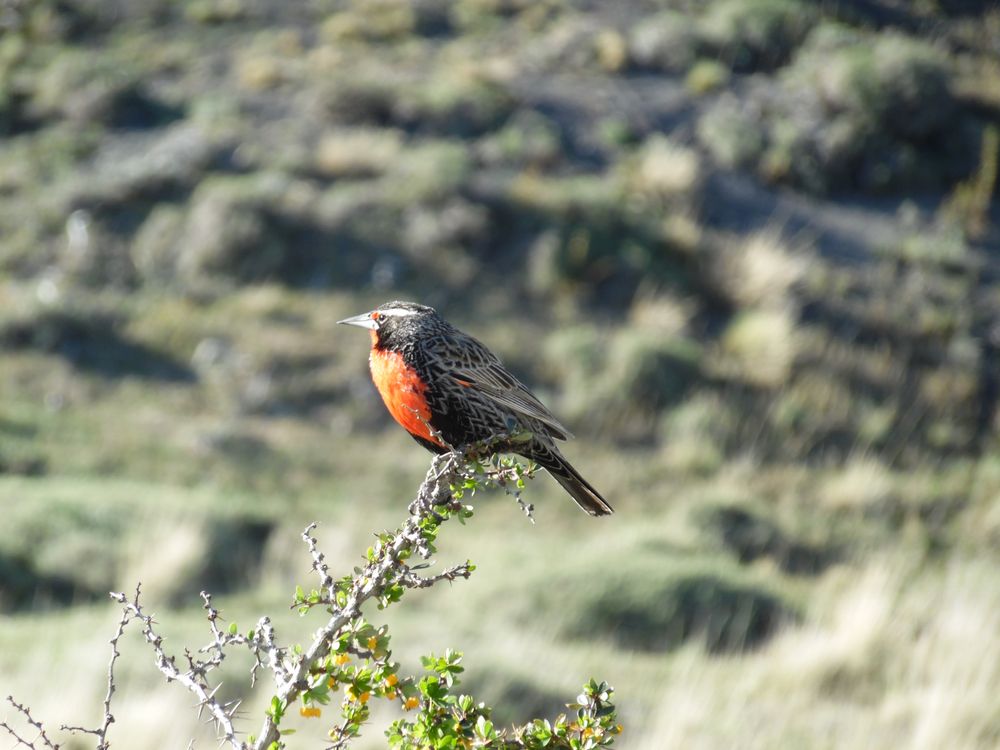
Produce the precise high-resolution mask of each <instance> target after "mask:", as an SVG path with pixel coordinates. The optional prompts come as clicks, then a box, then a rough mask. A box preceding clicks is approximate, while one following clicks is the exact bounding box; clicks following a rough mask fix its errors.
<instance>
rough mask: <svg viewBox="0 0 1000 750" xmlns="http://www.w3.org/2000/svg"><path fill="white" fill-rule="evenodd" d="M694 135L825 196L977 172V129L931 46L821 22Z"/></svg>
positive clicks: (765, 173) (773, 176)
mask: <svg viewBox="0 0 1000 750" xmlns="http://www.w3.org/2000/svg"><path fill="white" fill-rule="evenodd" d="M697 132H698V136H699V139H700V140H701V142H702V144H703V145H704V146H705V147H706V148H707V149H708V150H709V152H710V153H712V154H713V156H714V157H715V158H716V160H717V161H719V162H720V163H721V164H723V165H724V166H727V167H732V168H742V167H754V168H755V169H756V171H757V172H758V174H759V175H761V176H762V177H763V178H765V179H767V180H769V181H774V182H788V183H791V184H794V185H796V186H800V187H803V188H806V189H808V190H811V191H813V192H817V193H825V192H829V191H833V190H838V189H844V188H861V189H864V190H869V191H885V190H891V189H896V188H905V189H907V190H912V189H913V188H914V186H917V185H922V186H937V185H940V184H943V183H949V182H952V181H954V180H956V179H959V178H960V177H962V176H964V175H965V174H968V173H969V172H970V171H971V170H972V169H973V168H974V165H975V153H974V152H975V148H974V147H973V145H972V144H974V142H975V140H976V133H977V132H978V126H977V125H976V123H975V121H973V120H971V119H969V118H967V117H963V115H962V113H961V111H960V110H959V109H958V106H957V104H956V101H955V99H954V97H953V96H952V94H951V69H950V65H949V63H948V60H947V58H946V57H945V56H944V54H943V53H941V52H940V51H939V50H938V49H936V48H935V47H934V46H932V45H930V44H928V43H926V42H924V41H920V40H916V39H911V38H909V37H906V36H903V35H901V34H898V33H887V34H880V35H878V36H875V37H870V36H865V35H863V34H861V33H859V32H856V31H853V30H850V29H846V28H844V27H841V26H838V25H834V24H822V25H820V26H818V27H817V28H816V29H815V31H813V32H812V34H810V36H809V38H808V40H807V41H806V43H805V44H804V45H803V46H802V48H801V49H800V50H799V53H798V55H797V56H796V57H795V59H794V62H793V64H792V65H790V66H789V67H788V69H787V70H786V71H785V73H784V74H783V75H782V76H781V77H780V78H778V79H777V81H776V82H770V81H767V80H756V81H753V82H752V83H750V84H749V87H748V92H747V94H746V95H745V97H743V99H742V100H740V101H738V100H736V99H735V98H732V97H723V98H720V99H719V100H718V101H716V102H715V103H714V104H713V105H712V106H711V107H710V108H709V109H708V110H707V111H706V112H705V113H704V114H703V115H702V117H701V119H700V120H699V123H698V129H697ZM956 133H962V134H963V135H962V136H958V135H956Z"/></svg>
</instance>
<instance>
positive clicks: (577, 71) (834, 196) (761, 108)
mask: <svg viewBox="0 0 1000 750" xmlns="http://www.w3.org/2000/svg"><path fill="white" fill-rule="evenodd" d="M0 29H2V31H0V34H2V36H0V135H2V137H0V194H2V200H0V508H2V513H3V523H0V695H6V694H7V693H13V694H14V695H15V696H16V697H17V698H18V699H19V700H22V701H25V702H27V703H28V704H30V705H32V706H33V707H35V709H36V713H37V714H38V715H39V716H41V717H43V718H46V719H48V721H49V722H51V723H53V724H58V723H59V722H66V723H88V722H91V721H92V717H93V716H96V714H97V711H98V708H99V706H100V702H101V700H102V698H103V671H104V669H105V664H106V652H105V641H106V639H107V638H108V637H110V635H111V634H112V632H113V628H114V623H115V621H116V619H117V618H116V615H115V612H114V610H113V608H112V607H110V606H108V605H107V604H106V603H105V592H107V591H108V590H109V589H112V588H114V589H120V588H131V587H133V586H134V585H135V582H136V581H137V580H140V579H141V580H142V581H143V583H144V586H145V590H146V592H147V601H148V604H149V606H150V608H152V609H153V610H155V611H156V613H157V616H158V619H159V620H160V621H161V622H162V623H163V625H164V628H165V629H166V630H167V632H168V635H169V636H170V641H169V644H170V645H172V646H174V647H175V648H176V649H177V650H178V651H179V650H181V646H182V644H184V645H195V644H199V645H200V644H201V643H202V642H203V641H204V640H205V637H204V636H205V633H206V632H207V631H205V630H204V628H203V625H202V622H201V616H200V613H199V612H200V610H199V605H200V600H199V599H198V592H199V591H200V590H201V589H204V588H209V589H211V590H213V591H214V592H216V593H217V595H218V596H217V603H218V604H219V605H220V606H221V607H222V609H223V611H224V614H225V616H226V617H228V618H230V619H236V620H238V621H239V622H240V623H241V624H242V623H244V622H249V621H254V620H256V618H257V617H259V616H260V615H261V614H263V613H265V612H267V613H270V614H272V615H275V614H277V615H278V618H277V620H276V626H277V627H278V631H279V634H283V637H287V638H288V639H289V640H293V639H299V640H301V639H304V638H306V637H307V636H308V633H309V632H310V631H311V630H312V628H313V624H311V623H310V622H309V621H308V620H300V619H299V618H298V616H297V615H295V614H294V613H292V612H288V613H287V614H286V615H281V614H280V613H283V612H285V611H286V610H287V604H288V602H289V597H290V593H291V591H292V590H293V588H294V586H295V584H297V583H305V579H306V572H307V570H308V565H307V559H308V558H307V557H306V554H305V550H304V548H303V547H302V545H301V542H300V541H299V536H298V535H299V532H300V531H301V529H302V527H304V526H305V524H306V523H308V522H309V521H312V520H316V521H319V522H320V524H321V537H322V538H323V540H324V543H325V546H326V550H327V552H328V555H329V556H330V558H331V561H332V562H333V563H334V569H337V568H339V569H341V570H342V571H343V572H347V571H348V570H349V569H350V567H351V566H352V565H354V564H355V562H356V560H357V559H358V557H359V556H360V555H361V554H362V553H363V551H364V549H365V547H366V546H367V545H368V543H369V539H370V533H371V532H372V531H373V530H375V529H376V528H379V529H380V528H384V527H389V526H392V525H395V524H396V522H397V521H398V520H399V519H400V518H401V516H402V514H403V512H404V509H405V507H406V503H407V502H408V501H409V499H410V496H411V494H412V493H413V491H414V490H415V489H416V486H417V484H418V482H419V480H420V479H421V477H422V476H423V471H424V469H425V468H426V465H427V461H428V456H427V454H426V453H424V452H423V451H422V450H421V449H420V448H419V447H418V446H416V445H415V444H414V443H413V442H412V441H411V440H410V439H409V438H408V437H406V436H405V435H404V434H402V433H401V431H400V430H399V429H398V428H397V427H396V426H395V425H393V424H391V422H390V420H389V418H388V415H387V414H386V413H385V410H384V408H383V406H382V404H381V403H380V401H379V399H378V396H377V394H376V393H375V391H374V389H373V387H372V386H371V385H370V383H369V381H368V377H367V362H366V355H367V348H366V347H367V340H366V337H365V336H364V335H362V334H361V333H359V332H358V331H356V330H351V329H347V328H344V327H337V326H336V325H335V321H336V320H339V319H341V318H343V317H346V316H348V315H351V314H355V313H359V312H363V311H365V310H368V309H370V308H371V307H373V306H374V305H375V304H377V303H379V302H382V301H386V300H388V299H414V300H418V301H421V302H424V303H426V304H431V305H434V306H435V307H437V308H438V309H439V310H440V311H441V312H442V313H443V314H445V315H446V316H447V317H448V318H449V319H451V320H452V321H453V322H455V323H456V324H458V325H459V326H460V327H462V328H464V329H466V330H468V331H470V332H471V333H474V334H475V335H476V336H477V337H479V338H481V339H482V340H483V341H485V342H486V343H488V344H489V345H490V346H491V347H492V348H493V349H495V350H496V351H497V352H498V353H500V354H501V356H502V357H503V358H504V359H505V361H506V362H507V363H508V364H509V365H510V366H511V367H512V369H513V370H515V371H516V372H517V374H518V375H519V376H521V377H522V378H523V379H524V380H525V381H526V382H528V383H530V384H531V386H532V388H533V389H534V390H535V391H536V392H537V393H538V394H539V395H540V396H541V397H542V399H543V400H544V401H545V402H546V403H547V404H549V405H550V406H551V407H552V408H553V410H554V411H555V412H556V413H557V414H558V415H560V417H561V418H563V419H564V421H565V422H567V424H568V425H569V426H570V427H571V429H572V430H573V432H574V433H575V434H576V435H577V436H578V439H577V440H576V441H574V442H573V443H571V444H569V445H568V447H567V449H566V452H567V454H568V456H569V457H570V458H571V460H573V462H574V463H575V464H576V465H577V466H578V467H579V468H580V469H581V471H582V472H583V473H584V474H585V475H586V476H587V477H588V478H589V479H591V480H592V481H593V483H594V484H595V485H596V486H598V487H599V488H600V489H601V490H602V492H603V493H604V494H605V495H606V496H607V497H608V498H609V500H610V501H611V502H612V504H613V505H614V506H615V507H616V509H617V511H618V512H617V514H616V515H615V516H614V517H613V518H611V519H607V520H604V521H594V520H592V519H590V518H587V517H585V516H584V515H583V514H581V513H579V511H578V510H577V509H576V508H575V507H574V506H573V505H572V503H570V502H569V501H568V499H567V498H566V497H565V496H563V495H562V494H561V491H560V490H559V488H558V486H556V485H555V483H554V482H552V481H551V480H549V479H548V478H544V477H543V478H540V479H538V480H537V481H535V482H534V483H533V484H532V486H531V487H530V489H529V493H530V498H529V499H530V500H531V501H532V502H534V503H535V505H536V507H537V509H538V510H537V514H536V520H537V523H536V524H535V525H531V524H530V523H528V522H527V521H526V520H525V519H524V517H523V515H522V514H521V513H520V511H519V510H518V508H517V506H516V505H515V504H514V503H512V502H510V500H509V499H505V498H501V497H486V498H482V499H481V500H478V504H479V508H480V510H479V512H478V513H477V516H476V518H475V519H474V520H473V521H472V523H471V524H470V525H469V526H468V527H467V528H459V529H448V530H447V531H446V532H445V533H444V536H443V539H442V545H441V555H440V558H441V560H442V561H450V560H452V559H455V560H464V559H465V558H466V557H471V558H472V559H473V560H474V561H475V562H476V563H477V564H478V565H479V569H478V570H477V572H476V574H475V575H474V576H473V578H472V579H471V580H470V581H468V582H460V583H456V585H455V586H453V587H451V588H448V589H443V590H435V591H433V592H427V593H426V595H424V596H420V595H417V596H414V597H413V599H412V600H411V601H410V602H408V603H407V604H405V605H404V606H403V607H402V608H401V609H400V611H399V612H397V613H392V614H390V615H389V617H390V620H389V621H390V622H391V623H392V625H393V628H394V631H395V636H396V637H395V639H394V645H395V647H396V649H397V651H396V656H397V657H399V658H400V659H401V660H402V661H403V662H404V664H406V665H410V666H413V667H414V668H415V667H416V665H417V664H418V656H419V655H421V654H423V653H426V652H428V651H438V652H440V651H443V650H444V649H445V648H446V647H455V648H459V649H461V650H464V651H465V652H466V654H467V659H466V663H467V667H468V670H467V681H466V682H467V687H469V688H470V689H472V690H473V691H474V692H476V693H477V694H478V695H479V696H480V697H482V698H484V699H487V700H491V701H496V703H497V704H498V707H499V711H500V715H499V716H498V718H499V719H501V720H503V721H514V720H524V719H526V718H528V715H529V714H546V715H554V714H556V713H558V711H559V710H560V704H561V702H562V701H563V700H564V699H565V697H567V696H572V695H574V694H575V692H574V691H575V690H577V689H578V687H579V684H580V682H581V681H582V680H583V679H585V678H587V677H589V676H590V675H591V674H593V675H594V676H597V677H598V678H600V679H606V680H608V681H609V682H610V683H611V684H613V685H614V686H615V687H616V688H617V695H616V698H617V701H618V703H619V706H620V709H621V715H622V719H623V723H624V725H625V734H624V735H623V737H622V740H621V746H622V747H624V748H635V749H639V748H642V749H646V750H654V749H655V750H659V749H660V748H670V747H685V748H722V747H750V748H802V747H807V748H857V747H899V748H913V749H914V750H916V749H917V748H933V747H945V746H947V747H949V748H991V747H995V746H997V744H998V743H1000V635H998V634H1000V627H998V626H1000V622H998V618H1000V579H998V577H997V576H996V575H995V571H996V565H997V563H998V557H1000V552H998V550H1000V504H998V502H997V500H998V496H1000V443H998V441H997V427H998V417H997V409H996V407H997V401H998V397H1000V327H998V323H997V321H998V320H1000V285H998V279H1000V254H998V248H1000V229H998V226H1000V221H998V220H1000V205H998V200H997V199H996V197H995V193H996V190H995V188H996V179H997V163H998V158H1000V156H998V154H1000V52H998V50H997V47H996V39H997V38H998V35H1000V12H998V11H997V10H996V8H995V7H993V5H992V4H991V3H977V2H944V1H943V0H939V1H938V2H926V3H897V2H890V1H888V0H886V1H884V2H883V1H882V0H873V1H871V2H850V1H848V0H844V1H843V2H828V3H811V2H806V1H805V0H753V1H752V2H730V0H713V1H712V2H708V3H698V2H687V1H686V0H659V1H657V0H634V1H630V2H619V3H614V4H599V3H582V2H569V1H568V0H551V1H549V0H545V1H544V2H519V1H518V0H459V1H458V2H451V3H449V2H438V1H437V0H414V1H413V2H402V1H400V0H379V1H378V2H367V3H362V2H360V1H358V2H349V1H347V0H341V1H339V2H334V1H333V0H315V1H313V2H308V3H298V4H286V3H282V2H274V1H272V0H185V2H166V1H165V0H138V1H135V0H133V1H130V2H96V0H59V1H58V2H56V1H55V0H34V1H33V2H29V1H22V2H14V3H12V4H9V7H8V8H6V9H5V10H4V11H3V16H2V18H0ZM123 645H124V648H125V657H124V658H123V662H122V664H123V674H122V684H121V693H120V699H121V702H120V703H119V704H118V709H117V711H116V716H117V717H118V722H117V723H116V725H115V727H114V729H113V731H112V739H113V740H114V741H115V742H117V743H119V744H120V745H122V746H127V747H130V748H136V749H137V750H141V749H142V748H160V747H174V746H177V747H185V746H187V742H188V740H189V739H190V738H192V737H197V738H200V740H199V741H200V742H204V743H207V742H209V741H211V734H210V732H209V733H208V734H206V730H205V729H204V728H202V727H199V725H198V723H197V721H196V717H195V715H194V714H193V713H192V712H190V711H189V710H188V702H189V701H188V699H187V697H186V696H184V695H181V694H180V692H179V691H177V690H175V689H174V688H172V687H170V686H165V685H160V684H159V680H158V679H157V673H156V672H155V669H154V668H153V666H152V664H151V660H150V659H149V654H148V653H147V652H146V651H145V650H144V648H143V646H142V644H141V643H139V641H138V639H133V640H130V641H128V642H127V643H124V644H123ZM248 666H249V665H248V664H247V665H244V664H233V665H231V666H230V667H229V669H230V670H231V672H232V676H230V677H228V678H227V680H226V682H227V686H226V688H225V689H226V690H232V691H235V690H236V685H237V684H238V682H239V681H240V680H242V679H243V676H244V671H243V670H244V669H245V668H247V667H248ZM56 675H58V677H57V678H56V679H55V680H54V679H53V678H54V677H55V676H56ZM54 682H55V683H56V685H55V687H53V685H54ZM258 698H259V699H260V700H263V699H264V696H263V695H261V696H258ZM260 708H261V707H260V706H249V707H248V708H247V715H248V716H249V717H250V720H248V721H247V722H246V728H247V729H248V730H249V729H250V728H251V727H254V728H255V727H256V725H257V723H258V722H257V718H256V713H255V712H257V711H259V710H260ZM189 714H190V715H189ZM2 716H3V714H2V713H0V717H2ZM391 718H393V716H391V715H390V714H389V713H386V714H385V715H382V716H380V717H379V722H381V723H379V722H376V724H377V726H376V727H374V728H372V729H371V730H370V731H368V732H367V733H366V735H365V737H364V738H363V740H362V741H361V743H360V744H359V746H360V747H363V748H368V747H370V748H376V747H381V746H384V741H383V738H382V737H381V735H380V730H379V729H378V727H379V726H382V725H383V724H384V723H386V722H388V721H389V720H390V719H391ZM315 723H316V722H314V724H315ZM300 731H301V734H300V735H299V737H303V738H308V737H310V736H311V735H310V732H313V733H315V734H318V732H319V730H318V729H317V728H316V727H315V726H312V725H311V724H310V723H309V722H308V721H307V720H302V726H301V729H300ZM302 743H303V746H306V743H307V739H303V740H302ZM77 746H79V747H83V746H84V745H72V744H68V745H67V747H77Z"/></svg>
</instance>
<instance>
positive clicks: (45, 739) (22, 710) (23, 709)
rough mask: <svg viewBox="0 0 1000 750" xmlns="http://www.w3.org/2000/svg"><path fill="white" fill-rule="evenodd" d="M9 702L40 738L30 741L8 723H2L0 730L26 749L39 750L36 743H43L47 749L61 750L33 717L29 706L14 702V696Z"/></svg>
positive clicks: (40, 723)
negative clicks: (36, 749) (34, 749)
mask: <svg viewBox="0 0 1000 750" xmlns="http://www.w3.org/2000/svg"><path fill="white" fill-rule="evenodd" d="M7 702H8V703H9V704H10V705H11V706H13V707H14V710H15V711H17V712H18V713H19V714H21V715H22V716H24V718H25V720H26V721H27V722H28V723H29V724H31V726H33V727H34V728H35V729H36V730H37V731H38V736H37V737H36V738H35V739H34V740H33V741H28V740H26V739H25V738H24V737H22V736H21V735H19V734H18V733H17V732H16V731H14V729H13V728H12V727H11V726H10V725H9V724H8V723H7V722H6V721H3V722H0V728H2V729H4V730H6V731H7V733H8V734H9V735H10V736H11V737H13V738H14V739H15V740H17V744H18V745H24V747H31V748H37V747H39V746H38V745H36V744H35V743H36V742H41V743H42V744H41V747H47V748H49V749H50V750H59V745H58V744H56V743H54V742H52V740H50V739H49V736H48V735H47V734H45V727H44V726H42V722H40V721H38V720H36V719H35V718H34V717H33V716H32V715H31V711H30V710H29V709H28V707H27V706H24V705H21V704H20V703H18V702H17V701H16V700H14V696H12V695H8V696H7Z"/></svg>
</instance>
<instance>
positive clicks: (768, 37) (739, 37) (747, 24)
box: [701, 0, 815, 71]
mask: <svg viewBox="0 0 1000 750" xmlns="http://www.w3.org/2000/svg"><path fill="white" fill-rule="evenodd" d="M814 19H815V13H814V11H813V10H812V9H811V8H810V7H809V6H808V5H805V4H803V3H801V2H798V0H721V1H720V2H717V3H713V4H712V7H711V8H710V10H709V11H708V14H707V15H706V16H705V18H704V19H703V20H702V23H701V27H702V35H703V37H704V39H705V42H706V43H707V44H708V45H710V46H711V47H712V48H713V49H714V50H715V51H716V53H717V54H718V55H719V57H720V58H721V59H722V60H724V61H725V62H727V63H728V64H729V65H730V67H732V68H733V69H734V70H740V71H747V70H757V69H760V68H775V67H778V66H780V65H782V64H784V63H785V62H786V61H787V60H788V59H789V58H790V57H791V55H792V53H793V52H794V51H795V49H796V47H797V46H798V45H799V44H800V43H801V42H802V40H803V39H805V37H806V34H807V33H808V31H809V29H810V28H812V25H813V21H814Z"/></svg>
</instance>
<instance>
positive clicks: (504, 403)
mask: <svg viewBox="0 0 1000 750" xmlns="http://www.w3.org/2000/svg"><path fill="white" fill-rule="evenodd" d="M461 336H462V340H461V342H459V341H455V340H451V337H443V338H441V339H438V342H435V343H437V344H438V345H437V347H435V348H436V349H437V351H436V352H435V353H436V354H437V355H438V357H439V358H440V360H441V362H442V364H444V365H445V367H446V369H447V373H448V376H449V377H451V379H452V380H454V381H455V382H456V383H458V385H460V386H462V387H465V388H473V389H475V390H477V391H478V392H479V393H481V394H483V395H484V396H486V397H487V398H488V399H490V400H491V401H493V402H494V403H496V404H497V405H498V406H500V407H502V408H504V409H508V410H510V411H512V412H513V413H514V414H515V415H516V416H519V417H526V418H527V419H528V420H531V421H535V422H541V423H542V424H543V425H544V426H545V427H546V430H545V431H546V433H547V434H548V435H549V437H552V438H555V439H556V440H569V439H570V438H572V437H573V434H572V433H571V432H570V431H569V430H567V429H566V427H565V426H564V425H563V424H562V423H561V422H560V421H559V420H558V419H556V418H555V415H553V414H552V412H550V411H549V410H548V409H546V408H545V405H544V404H543V403H542V402H541V401H539V400H538V399H537V398H535V397H534V396H533V395H532V393H531V391H529V390H528V389H527V387H526V386H525V385H524V384H523V383H521V382H520V381H519V380H518V379H517V378H515V377H514V376H513V375H511V374H510V371H508V370H507V368H506V367H504V365H503V362H501V361H500V360H499V358H498V357H497V356H496V355H495V354H493V352H491V351H490V350H489V349H487V348H486V347H485V346H483V345H482V344H481V343H479V342H478V341H476V339H474V338H472V337H471V336H466V335H465V334H461Z"/></svg>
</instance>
